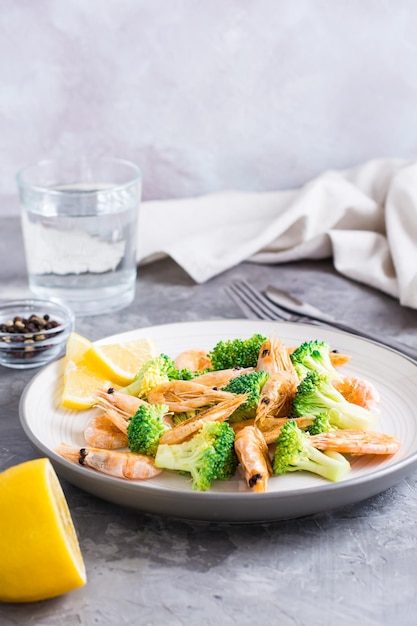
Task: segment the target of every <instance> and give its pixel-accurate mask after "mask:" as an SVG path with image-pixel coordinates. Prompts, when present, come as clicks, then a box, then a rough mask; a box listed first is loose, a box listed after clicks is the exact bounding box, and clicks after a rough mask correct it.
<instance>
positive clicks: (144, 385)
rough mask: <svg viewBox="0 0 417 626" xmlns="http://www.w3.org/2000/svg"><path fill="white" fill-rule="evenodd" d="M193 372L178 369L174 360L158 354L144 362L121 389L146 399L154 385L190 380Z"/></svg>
mask: <svg viewBox="0 0 417 626" xmlns="http://www.w3.org/2000/svg"><path fill="white" fill-rule="evenodd" d="M191 378H194V374H193V373H192V372H190V371H189V370H178V369H177V368H176V367H175V362H174V361H173V359H171V358H170V357H169V356H167V355H166V354H160V355H158V356H157V357H155V358H153V359H149V361H147V362H146V363H144V364H143V365H142V367H141V369H140V370H139V372H138V373H137V374H136V376H135V380H134V381H133V382H132V383H130V385H128V386H127V387H124V388H123V389H122V391H124V392H126V393H128V394H130V395H131V396H137V397H138V398H142V399H144V400H146V399H147V397H148V394H149V392H150V391H151V389H153V387H156V385H160V384H162V383H167V382H168V381H169V380H190V379H191Z"/></svg>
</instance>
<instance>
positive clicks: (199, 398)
mask: <svg viewBox="0 0 417 626" xmlns="http://www.w3.org/2000/svg"><path fill="white" fill-rule="evenodd" d="M233 397H234V394H233V393H230V392H228V391H221V390H220V389H217V387H215V388H211V387H206V386H205V385H201V384H200V383H197V382H195V379H194V380H171V381H169V382H167V383H162V384H160V385H156V387H154V388H153V389H152V390H151V391H150V392H149V394H148V400H149V403H150V404H166V405H167V406H168V407H169V410H170V411H173V412H174V413H181V412H183V411H193V410H194V409H200V408H202V407H206V406H209V405H211V404H217V403H219V402H223V401H224V400H230V399H232V398H233Z"/></svg>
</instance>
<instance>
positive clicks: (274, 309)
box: [226, 280, 417, 361]
mask: <svg viewBox="0 0 417 626" xmlns="http://www.w3.org/2000/svg"><path fill="white" fill-rule="evenodd" d="M226 291H227V292H228V293H229V295H230V296H231V297H232V299H233V300H234V301H235V302H236V304H238V305H239V306H240V308H241V309H242V311H243V312H244V313H245V315H246V316H247V317H249V318H252V319H253V318H255V319H259V320H272V321H273V320H283V321H286V322H306V323H308V324H313V325H315V326H321V327H324V328H326V327H327V328H337V329H338V330H343V331H345V332H350V333H351V334H353V335H357V336H358V337H362V338H364V339H369V340H371V341H373V342H375V343H378V344H380V345H382V346H385V347H387V348H391V349H393V350H396V351H397V352H400V353H401V354H404V355H406V356H408V357H409V358H411V359H412V360H413V361H416V360H417V350H415V349H414V348H411V347H410V346H407V345H405V344H404V343H401V342H400V341H396V340H395V339H392V338H391V337H385V336H384V338H381V337H379V336H377V335H374V334H373V333H370V332H367V331H362V330H359V329H357V328H353V327H350V326H348V325H346V324H344V323H342V322H338V321H334V322H330V321H329V322H323V321H320V322H319V321H317V320H314V319H312V318H311V317H307V316H304V315H296V314H294V313H289V312H288V311H286V310H285V309H283V308H281V307H280V306H279V305H277V304H275V303H274V302H271V300H269V298H267V297H266V296H265V295H264V294H263V293H261V292H260V291H258V290H257V289H255V287H253V286H252V285H251V284H250V283H248V282H247V281H246V280H239V281H236V282H234V283H232V285H230V286H229V287H226Z"/></svg>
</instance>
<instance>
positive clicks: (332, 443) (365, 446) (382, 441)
mask: <svg viewBox="0 0 417 626" xmlns="http://www.w3.org/2000/svg"><path fill="white" fill-rule="evenodd" d="M309 442H310V443H311V445H313V446H314V447H315V448H318V449H319V450H333V451H335V452H341V453H343V452H344V453H345V454H395V453H396V452H398V450H399V449H400V446H401V444H400V442H399V441H398V439H397V438H396V437H393V436H392V435H386V434H385V433H380V432H377V431H371V430H354V429H344V430H330V431H328V432H324V433H319V434H318V435H312V436H311V437H310V438H309Z"/></svg>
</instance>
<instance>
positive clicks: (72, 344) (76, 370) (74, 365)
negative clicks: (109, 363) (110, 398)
mask: <svg viewBox="0 0 417 626" xmlns="http://www.w3.org/2000/svg"><path fill="white" fill-rule="evenodd" d="M92 346H93V344H92V342H91V341H89V340H88V339H86V338H85V337H83V336H81V335H78V334H77V333H74V332H73V333H71V335H70V336H69V337H68V340H67V346H66V356H65V365H64V388H63V391H62V399H61V404H62V406H64V407H65V408H67V409H72V410H74V411H83V410H85V409H90V408H91V407H92V406H93V405H94V403H95V398H94V392H95V391H96V390H97V389H102V390H103V391H105V390H106V389H108V388H109V387H113V386H114V383H113V382H112V381H111V380H109V379H108V378H105V377H103V375H102V374H101V373H100V372H96V371H94V370H93V369H91V368H90V367H89V366H88V365H87V363H86V362H85V354H86V353H87V351H88V350H89V349H90V348H91V347H92Z"/></svg>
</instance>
